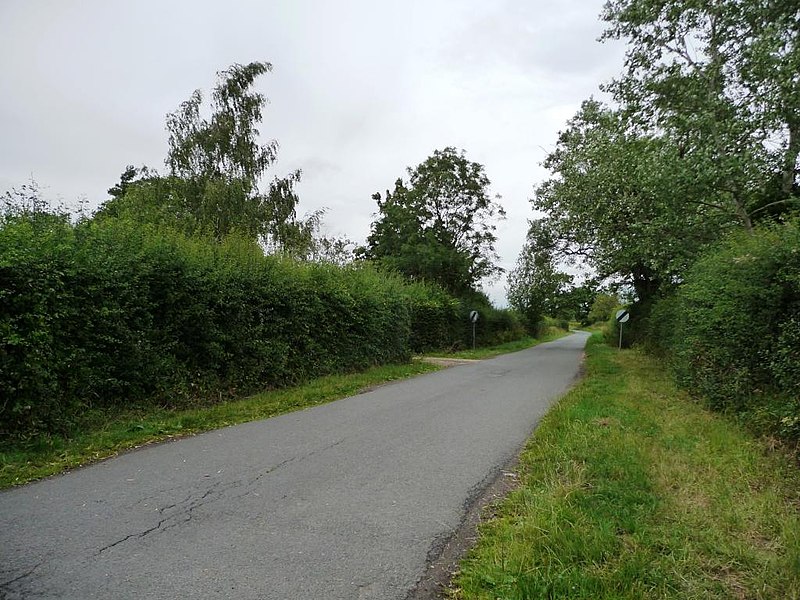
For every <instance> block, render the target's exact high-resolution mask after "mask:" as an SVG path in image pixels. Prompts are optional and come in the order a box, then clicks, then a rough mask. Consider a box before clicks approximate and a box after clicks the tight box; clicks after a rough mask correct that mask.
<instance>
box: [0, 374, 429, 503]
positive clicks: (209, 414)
mask: <svg viewBox="0 0 800 600" xmlns="http://www.w3.org/2000/svg"><path fill="white" fill-rule="evenodd" d="M438 368H439V367H437V366H435V365H431V364H427V363H423V362H420V361H414V362H413V363H410V364H401V365H388V366H382V367H374V368H372V369H369V370H367V371H364V372H362V373H355V374H348V375H330V376H327V377H321V378H318V379H314V380H312V381H310V382H308V383H306V384H304V385H301V386H298V387H294V388H287V389H281V390H271V391H266V392H263V393H260V394H256V395H254V396H250V397H247V398H243V399H240V400H233V401H226V402H221V403H219V404H214V405H211V406H198V407H194V408H189V409H183V410H169V409H164V408H160V407H143V408H140V409H139V410H137V411H129V412H125V413H119V412H117V413H114V414H108V413H106V414H103V413H94V414H90V415H87V416H85V418H84V420H83V422H82V423H81V427H80V430H81V433H78V434H75V435H72V436H40V437H36V438H33V439H29V440H26V441H15V442H13V443H11V442H9V443H5V444H3V445H2V446H0V489H2V488H6V487H9V486H13V485H19V484H22V483H26V482H28V481H32V480H34V479H40V478H42V477H47V476H49V475H53V474H55V473H60V472H62V471H65V470H68V469H71V468H74V467H78V466H81V465H84V464H87V463H90V462H94V461H97V460H100V459H103V458H106V457H109V456H113V455H115V454H117V453H118V452H120V451H122V450H126V449H129V448H135V447H137V446H141V445H144V444H148V443H152V442H156V441H161V440H166V439H171V438H174V437H181V436H186V435H191V434H195V433H199V432H202V431H209V430H211V429H217V428H220V427H226V426H228V425H234V424H237V423H244V422H247V421H254V420H257V419H265V418H267V417H273V416H276V415H280V414H283V413H287V412H291V411H294V410H300V409H303V408H307V407H309V406H314V405H317V404H323V403H325V402H331V401H333V400H338V399H340V398H344V397H347V396H351V395H353V394H356V393H359V392H361V391H364V390H366V389H369V388H371V387H374V386H377V385H380V384H383V383H386V382H389V381H393V380H397V379H403V378H407V377H412V376H414V375H419V374H421V373H426V372H429V371H435V370H437V369H438Z"/></svg>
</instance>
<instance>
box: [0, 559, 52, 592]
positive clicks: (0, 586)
mask: <svg viewBox="0 0 800 600" xmlns="http://www.w3.org/2000/svg"><path fill="white" fill-rule="evenodd" d="M43 564H44V561H42V562H39V563H37V564H35V565H33V566H32V567H31V568H30V569H28V570H27V571H25V572H24V573H23V574H22V575H18V576H17V577H14V579H9V580H8V581H2V582H0V593H3V595H5V592H6V591H7V589H8V588H9V586H11V584H13V583H16V582H17V581H20V580H22V579H25V578H27V577H30V576H31V575H33V573H34V571H36V569H38V568H39V567H41V566H42V565H43Z"/></svg>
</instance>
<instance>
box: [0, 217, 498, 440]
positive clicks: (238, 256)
mask: <svg viewBox="0 0 800 600" xmlns="http://www.w3.org/2000/svg"><path fill="white" fill-rule="evenodd" d="M489 308H491V307H489ZM492 311H494V312H492ZM468 312H469V308H468V307H466V306H465V305H464V304H463V303H462V302H460V301H458V300H455V299H453V298H451V297H450V296H448V295H447V294H446V293H444V292H443V291H441V290H439V289H438V288H435V287H432V286H427V285H422V284H412V285H409V284H406V283H404V282H403V281H402V280H400V279H399V278H397V277H394V276H390V275H386V274H382V273H377V272H376V271H375V270H374V269H372V268H370V267H369V266H364V265H361V266H352V267H345V268H341V267H337V266H333V265H326V264H313V263H298V262H294V261H290V260H288V259H282V258H278V257H274V256H264V254H263V252H262V251H261V250H260V248H258V247H257V246H255V245H254V244H252V243H250V242H247V241H245V240H241V239H237V238H230V239H228V240H227V241H225V242H224V243H221V244H218V243H212V242H210V241H207V240H204V239H196V238H187V237H186V236H184V235H182V234H179V233H176V232H173V231H169V230H160V229H157V228H155V227H150V226H142V225H140V224H134V223H131V222H127V221H121V220H115V219H107V220H103V221H102V222H87V223H82V224H79V225H77V226H76V225H73V224H71V223H70V222H69V220H68V218H66V217H59V216H54V215H47V214H39V215H34V216H30V215H28V216H21V217H7V218H6V220H5V221H4V222H3V223H2V224H0V396H2V398H3V401H2V402H1V403H0V434H2V435H26V434H31V433H35V432H47V431H64V432H66V431H68V430H69V429H70V427H72V426H73V425H74V423H75V422H76V420H77V419H78V417H79V416H80V415H81V413H82V412H83V411H85V410H90V409H105V408H119V407H129V406H135V405H136V404H137V403H145V402H158V403H161V404H164V405H169V406H174V405H180V404H184V403H187V402H191V401H193V400H197V399H210V398H222V397H229V396H237V395H241V394H244V393H247V392H250V391H253V390H256V389H261V388H264V387H281V386H286V385H290V384H293V383H296V382H299V381H302V380H306V379H308V378H311V377H315V376H318V375H323V374H327V373H333V372H346V371H354V370H359V369H363V368H365V367H368V366H371V365H376V364H385V363H391V362H401V361H406V360H408V359H409V358H410V355H411V352H412V351H414V352H419V351H422V350H426V349H430V348H447V347H451V346H464V345H466V343H467V340H468V339H469V337H468V336H469V332H470V331H471V329H470V328H469V321H468ZM485 312H486V315H487V324H490V326H489V327H485V329H486V331H487V333H486V335H485V336H483V337H482V338H481V340H485V341H492V338H493V337H494V338H496V337H502V336H503V335H514V334H513V329H514V323H513V320H509V317H507V316H505V315H504V311H496V310H495V309H493V308H492V309H491V311H490V310H488V309H487V310H486V311H485Z"/></svg>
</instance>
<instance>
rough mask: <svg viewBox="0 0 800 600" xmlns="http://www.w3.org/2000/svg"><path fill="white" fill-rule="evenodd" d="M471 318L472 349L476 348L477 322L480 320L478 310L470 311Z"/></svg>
mask: <svg viewBox="0 0 800 600" xmlns="http://www.w3.org/2000/svg"><path fill="white" fill-rule="evenodd" d="M469 320H470V321H472V349H473V350H475V323H477V322H478V311H477V310H471V311H469Z"/></svg>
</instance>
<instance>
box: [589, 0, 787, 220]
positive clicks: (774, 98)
mask: <svg viewBox="0 0 800 600" xmlns="http://www.w3.org/2000/svg"><path fill="white" fill-rule="evenodd" d="M603 17H604V18H605V20H606V21H608V22H609V29H608V31H607V32H606V34H605V36H606V37H609V38H621V39H626V40H627V41H628V52H627V60H626V71H625V73H624V74H623V76H622V77H621V78H620V79H618V80H617V81H616V82H614V83H613V84H611V85H610V86H609V87H608V89H609V90H610V91H611V92H612V93H613V94H614V96H615V98H616V100H617V101H618V102H620V104H621V105H622V106H623V107H624V109H625V110H626V113H627V115H628V117H629V122H630V124H631V125H632V126H635V127H638V128H641V129H644V130H645V131H648V132H654V133H658V134H660V135H666V136H667V137H669V138H671V139H672V140H673V141H674V142H675V143H677V144H679V145H680V146H681V147H682V148H683V155H684V158H685V161H684V162H685V163H686V164H687V166H688V167H689V168H690V169H691V170H692V171H693V173H694V174H695V175H696V176H699V177H700V178H701V180H702V181H703V183H704V185H706V186H707V187H708V188H709V189H710V190H711V191H713V195H712V197H710V198H709V200H708V201H709V202H710V203H712V204H713V205H714V206H716V207H717V208H719V209H728V210H732V211H733V212H735V214H736V216H737V218H738V220H739V222H740V223H741V225H742V226H743V227H745V228H746V229H748V230H750V229H752V225H753V220H754V219H758V218H760V217H762V216H764V215H765V214H768V213H769V212H772V213H773V214H774V213H775V212H776V211H778V212H780V211H782V210H786V209H789V208H790V207H792V206H795V207H796V206H797V175H798V168H797V167H798V154H800V116H799V115H800V79H798V77H797V73H798V72H799V71H800V8H798V5H797V3H796V2H793V1H791V0H764V1H759V2H756V1H753V0H725V1H720V0H698V1H695V2H691V3H687V2H685V1H684V0H612V1H610V2H608V3H607V4H606V7H605V12H604V15H603Z"/></svg>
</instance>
